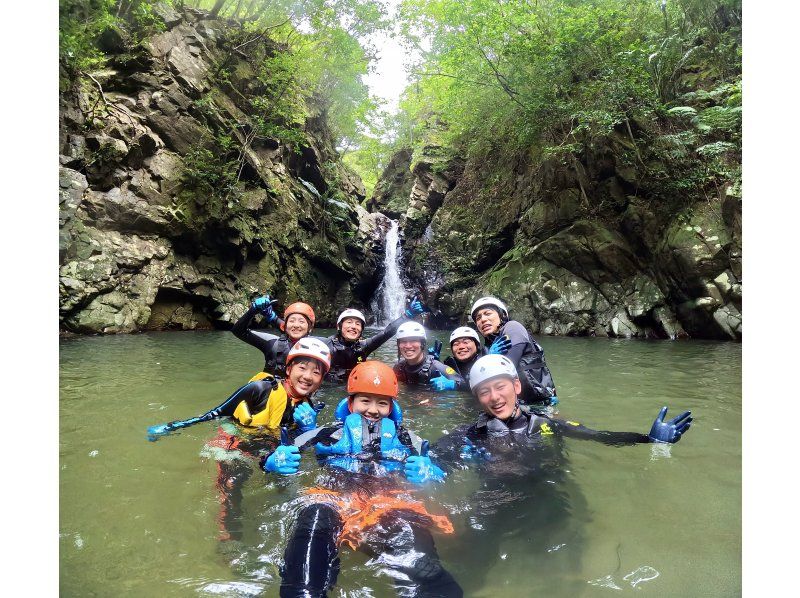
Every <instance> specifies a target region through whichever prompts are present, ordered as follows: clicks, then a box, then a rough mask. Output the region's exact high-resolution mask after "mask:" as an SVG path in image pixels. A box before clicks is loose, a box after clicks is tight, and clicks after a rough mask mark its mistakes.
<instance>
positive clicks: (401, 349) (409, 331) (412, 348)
mask: <svg viewBox="0 0 800 598" xmlns="http://www.w3.org/2000/svg"><path fill="white" fill-rule="evenodd" d="M427 338H428V337H427V332H426V331H425V328H424V327H423V326H422V324H419V323H417V322H406V323H404V324H401V325H400V327H399V328H398V329H397V353H398V356H399V359H398V361H397V363H396V364H395V365H394V373H395V374H396V375H397V379H398V380H399V381H400V382H404V383H406V384H429V383H431V382H432V381H433V380H439V379H442V384H443V387H442V388H441V389H437V390H452V388H449V387H450V386H451V385H453V388H455V387H456V385H458V384H459V383H461V382H463V379H462V378H461V376H459V375H458V374H457V373H456V371H455V370H454V369H453V368H451V367H449V366H446V365H445V364H443V363H442V362H441V361H439V360H438V359H436V358H435V357H434V356H433V355H431V354H429V353H427V352H426V351H425V348H426V345H427ZM445 381H447V382H445Z"/></svg>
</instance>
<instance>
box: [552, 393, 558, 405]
mask: <svg viewBox="0 0 800 598" xmlns="http://www.w3.org/2000/svg"><path fill="white" fill-rule="evenodd" d="M558 403H559V400H558V397H557V396H556V395H553V396H552V397H550V405H552V406H555V405H558Z"/></svg>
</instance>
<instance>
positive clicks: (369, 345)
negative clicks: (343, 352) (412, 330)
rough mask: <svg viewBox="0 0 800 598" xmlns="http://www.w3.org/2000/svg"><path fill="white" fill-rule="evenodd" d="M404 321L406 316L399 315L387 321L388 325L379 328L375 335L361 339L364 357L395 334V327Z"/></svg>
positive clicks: (406, 319) (398, 326)
mask: <svg viewBox="0 0 800 598" xmlns="http://www.w3.org/2000/svg"><path fill="white" fill-rule="evenodd" d="M406 321H408V318H407V317H405V316H400V317H399V318H397V319H396V320H394V321H393V322H389V324H388V326H386V328H384V329H383V330H381V331H380V332H379V333H378V334H376V335H375V336H371V337H370V338H368V339H366V340H364V341H362V342H363V347H364V350H363V355H364V358H365V359H366V357H367V356H368V355H369V354H370V353H372V352H373V351H375V349H377V348H378V347H380V346H381V345H382V344H383V343H385V342H386V341H388V340H389V339H390V338H392V337H393V336H394V335H395V333H396V332H397V329H398V328H400V324H402V323H403V322H406Z"/></svg>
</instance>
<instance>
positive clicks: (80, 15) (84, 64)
mask: <svg viewBox="0 0 800 598" xmlns="http://www.w3.org/2000/svg"><path fill="white" fill-rule="evenodd" d="M114 4H115V2H114V0H59V5H58V8H59V12H58V58H59V64H60V65H61V67H62V68H63V69H64V70H65V71H66V73H67V74H68V75H70V76H74V75H75V74H76V73H78V72H85V71H88V70H92V69H96V68H99V67H101V66H103V64H104V63H105V55H104V54H103V52H102V51H100V49H99V48H98V47H97V39H98V37H99V36H100V34H101V33H102V32H103V31H104V30H105V29H106V28H107V27H111V26H113V25H115V24H116V23H117V20H116V18H115V16H114V14H113V13H112V10H113V9H114ZM63 83H64V82H63V81H62V84H63Z"/></svg>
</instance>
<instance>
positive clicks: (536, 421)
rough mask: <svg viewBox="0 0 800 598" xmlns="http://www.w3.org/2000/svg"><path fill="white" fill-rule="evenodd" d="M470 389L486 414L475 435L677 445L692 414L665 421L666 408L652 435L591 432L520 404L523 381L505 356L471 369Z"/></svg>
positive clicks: (491, 357) (479, 362)
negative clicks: (557, 437) (497, 434)
mask: <svg viewBox="0 0 800 598" xmlns="http://www.w3.org/2000/svg"><path fill="white" fill-rule="evenodd" d="M469 385H470V388H471V389H472V394H473V395H475V397H476V398H477V399H478V403H480V406H481V408H482V409H483V411H484V412H483V413H482V414H481V416H480V417H479V419H478V422H477V423H476V424H475V425H474V426H473V428H474V430H473V434H472V436H476V435H480V434H484V435H485V434H486V433H491V434H495V433H499V434H510V433H514V434H525V435H526V436H529V437H533V436H539V437H541V436H548V435H554V434H555V435H560V436H572V437H575V438H584V439H591V440H599V441H601V442H605V443H606V444H615V445H617V444H636V443H640V442H668V443H675V442H678V441H679V440H680V439H681V436H682V435H683V434H684V433H685V432H686V430H688V429H689V427H690V425H691V422H692V418H691V417H690V416H691V412H690V411H686V412H685V413H683V414H681V415H679V416H677V417H675V418H673V419H672V420H670V421H668V422H664V416H665V415H666V412H667V408H666V407H664V408H662V410H661V412H660V413H659V415H658V417H656V420H655V422H654V423H653V426H652V428H651V429H650V433H649V434H639V433H638V432H606V431H597V430H592V429H591V428H587V427H585V426H582V425H581V424H579V423H577V422H573V421H564V420H561V419H555V418H552V417H549V416H547V415H544V414H542V413H537V412H535V411H532V410H530V409H528V407H527V406H525V405H522V404H521V403H520V395H521V394H522V382H521V380H520V377H519V375H518V373H517V369H516V368H515V367H514V364H513V363H512V362H511V360H510V359H509V358H508V357H506V356H505V355H486V356H484V357H481V358H480V359H478V360H477V361H476V362H475V365H474V366H472V371H471V372H470V382H469Z"/></svg>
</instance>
